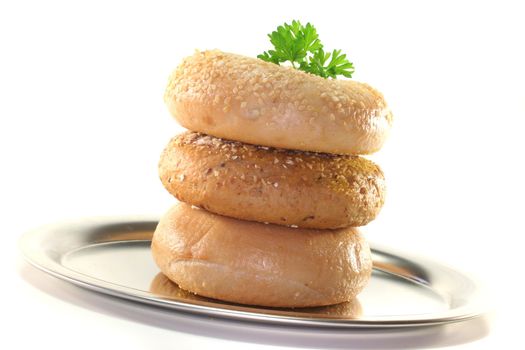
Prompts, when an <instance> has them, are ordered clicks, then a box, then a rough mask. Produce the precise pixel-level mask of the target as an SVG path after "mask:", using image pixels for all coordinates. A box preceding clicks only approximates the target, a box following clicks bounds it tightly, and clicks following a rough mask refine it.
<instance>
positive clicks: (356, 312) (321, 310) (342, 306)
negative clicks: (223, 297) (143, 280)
mask: <svg viewBox="0 0 525 350" xmlns="http://www.w3.org/2000/svg"><path fill="white" fill-rule="evenodd" d="M149 291H150V292H151V293H153V294H157V295H160V296H163V297H166V298H170V299H174V300H177V301H181V300H183V301H187V300H191V301H197V302H199V301H200V302H202V301H204V302H214V303H217V302H221V301H219V300H217V299H211V298H207V297H203V296H200V295H197V294H195V293H191V292H188V291H186V290H184V289H181V288H180V287H179V286H178V285H177V284H176V283H175V282H173V281H172V280H170V279H169V278H168V277H166V275H165V274H163V273H162V272H159V273H158V274H157V275H156V276H155V278H153V280H152V281H151V283H150V287H149ZM222 302H224V301H222ZM273 310H274V311H273V312H274V313H276V314H280V315H283V316H303V317H309V316H310V317H311V316H314V315H315V316H316V317H322V318H345V319H349V318H357V317H359V316H361V315H362V313H363V307H362V306H361V303H360V302H359V300H358V299H357V298H353V299H351V300H349V301H345V302H342V303H339V304H334V305H326V306H313V307H305V308H273Z"/></svg>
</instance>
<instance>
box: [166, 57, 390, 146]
mask: <svg viewBox="0 0 525 350" xmlns="http://www.w3.org/2000/svg"><path fill="white" fill-rule="evenodd" d="M164 100H165V102H166V104H167V106H168V109H169V111H170V112H171V114H172V115H173V116H174V117H175V118H176V119H177V121H178V122H179V123H180V124H181V125H182V126H184V127H185V128H187V129H190V130H193V131H198V132H202V133H205V134H209V135H213V136H217V137H222V138H226V139H231V140H236V141H242V142H247V143H251V144H256V145H263V146H271V147H278V148H287V149H295V150H302V151H313V152H326V153H335V154H369V153H373V152H375V151H377V150H379V149H380V148H381V146H382V145H383V142H384V141H385V139H386V137H387V134H388V132H389V130H390V126H391V123H392V114H391V112H390V109H389V108H388V107H387V104H386V102H385V100H384V98H383V95H382V94H381V93H380V92H378V91H377V90H375V89H373V88H372V87H370V86H369V85H367V84H364V83H359V82H356V81H352V80H334V79H324V78H321V77H319V76H315V75H312V74H309V73H305V72H303V71H300V70H296V69H292V68H289V67H283V66H278V65H276V64H273V63H268V62H265V61H262V60H260V59H256V58H250V57H245V56H240V55H235V54H231V53H225V52H221V51H204V52H196V53H195V54H194V55H193V56H190V57H187V58H186V59H184V60H183V62H182V63H181V65H180V66H179V67H178V68H177V69H176V70H175V71H174V72H173V74H172V75H171V77H170V79H169V83H168V87H167V89H166V92H165V95H164Z"/></svg>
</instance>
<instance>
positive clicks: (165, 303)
mask: <svg viewBox="0 0 525 350" xmlns="http://www.w3.org/2000/svg"><path fill="white" fill-rule="evenodd" d="M156 224H157V220H156V219H154V218H152V219H149V218H136V217H134V218H129V217H125V218H92V219H83V220H80V221H76V222H67V223H61V224H56V225H49V226H45V227H42V228H40V229H37V230H34V231H31V232H28V233H26V234H25V235H24V236H23V237H22V238H21V240H20V248H21V250H22V252H23V253H24V255H25V257H26V259H27V260H28V261H29V262H30V263H31V264H33V265H34V266H36V267H37V268H39V269H41V270H43V271H45V272H47V273H49V274H52V275H54V276H56V277H58V278H61V279H64V280H67V281H70V282H72V283H75V284H77V285H79V286H82V287H85V288H88V289H92V290H95V291H98V292H101V293H106V294H110V295H113V296H117V297H121V298H125V299H130V300H134V301H138V302H141V303H146V304H151V305H155V306H160V307H163V308H169V309H173V310H176V311H180V312H187V313H192V314H199V315H205V316H212V317H221V318H227V319H234V320H238V321H239V320H241V321H251V322H258V323H269V324H280V325H293V326H301V327H331V328H356V327H359V328H362V327H364V328H390V327H417V326H427V325H435V324H444V323H451V322H458V321H462V320H467V319H471V318H474V317H477V316H480V315H481V313H482V309H481V308H480V306H481V305H480V302H479V292H478V287H477V286H476V284H475V283H474V282H473V281H472V280H471V279H469V278H468V277H466V276H465V275H462V274H461V273H459V272H457V271H455V270H453V269H450V268H448V267H445V266H443V265H440V264H438V263H435V262H431V261H428V260H425V259H421V258H414V257H410V256H407V255H406V254H403V255H402V256H401V255H400V254H396V253H394V252H392V251H390V250H388V249H381V248H377V247H376V246H375V245H374V244H372V253H373V259H374V272H373V275H372V278H371V281H370V283H369V285H368V286H367V287H366V288H365V290H364V291H363V292H362V293H361V294H360V295H359V297H358V299H356V300H352V301H350V302H347V303H343V304H339V305H334V306H328V307H318V308H304V309H273V308H263V307H254V306H243V305H237V304H231V303H226V302H221V301H218V300H213V299H208V298H204V297H199V296H196V295H193V294H191V293H187V292H185V291H183V290H181V289H179V288H178V287H177V286H176V285H175V284H173V283H172V282H170V281H169V280H167V279H166V278H165V277H164V276H163V275H162V274H159V270H158V268H157V267H156V266H155V264H154V263H153V260H152V258H151V255H150V248H149V245H150V239H151V236H152V234H153V231H154V229H155V227H156Z"/></svg>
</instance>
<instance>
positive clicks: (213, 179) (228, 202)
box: [159, 132, 386, 229]
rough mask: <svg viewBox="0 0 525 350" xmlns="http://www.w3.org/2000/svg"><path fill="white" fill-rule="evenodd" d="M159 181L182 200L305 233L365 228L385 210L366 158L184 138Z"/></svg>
mask: <svg viewBox="0 0 525 350" xmlns="http://www.w3.org/2000/svg"><path fill="white" fill-rule="evenodd" d="M159 175H160V179H161V181H162V183H163V184H164V186H165V187H166V189H167V190H168V191H169V192H170V193H171V194H172V195H174V196H175V197H177V198H178V199H179V200H181V201H183V202H186V203H189V204H192V205H195V206H199V207H202V208H204V209H206V210H209V211H211V212H214V213H217V214H221V215H226V216H230V217H234V218H238V219H243V220H252V221H259V222H269V223H274V224H279V225H288V226H298V227H304V228H317V229H335V228H340V227H347V226H362V225H366V224H367V223H368V222H370V221H371V220H373V219H374V218H375V217H376V215H377V214H378V213H379V211H380V209H381V207H382V206H383V203H384V199H385V191H386V190H385V181H384V177H383V173H382V171H381V169H380V168H379V167H378V166H377V165H376V164H374V163H373V162H371V161H370V160H367V159H365V158H363V157H359V156H349V155H334V154H326V153H313V152H301V151H291V150H284V149H276V148H270V147H265V146H254V145H249V144H244V143H241V142H236V141H229V140H223V139H220V138H216V137H213V136H209V135H204V134H199V133H194V132H185V133H183V134H181V135H178V136H176V137H175V138H173V139H172V140H171V141H170V143H169V144H168V145H167V147H166V148H165V150H164V152H163V153H162V156H161V159H160V162H159Z"/></svg>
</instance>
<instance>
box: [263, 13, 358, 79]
mask: <svg viewBox="0 0 525 350" xmlns="http://www.w3.org/2000/svg"><path fill="white" fill-rule="evenodd" d="M268 37H269V38H270V42H271V43H272V44H273V46H274V50H268V51H265V52H263V53H262V54H260V55H258V56H257V57H258V58H260V59H262V60H264V61H267V62H273V63H275V64H281V63H283V62H286V61H288V62H290V63H291V64H292V67H294V68H296V69H300V70H302V71H305V72H308V73H311V74H315V75H319V76H321V77H323V78H334V79H335V78H337V76H338V75H342V76H344V77H347V78H351V77H352V73H354V65H353V64H352V62H350V61H348V59H347V58H346V54H342V53H341V50H333V51H332V52H325V51H324V48H323V44H321V41H320V40H319V35H318V34H317V30H316V29H315V27H314V26H313V25H311V24H310V23H307V24H306V25H305V26H303V25H302V24H301V22H299V21H295V20H294V21H292V24H288V23H284V24H283V25H282V26H279V27H277V30H276V31H273V32H272V33H271V34H268Z"/></svg>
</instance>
